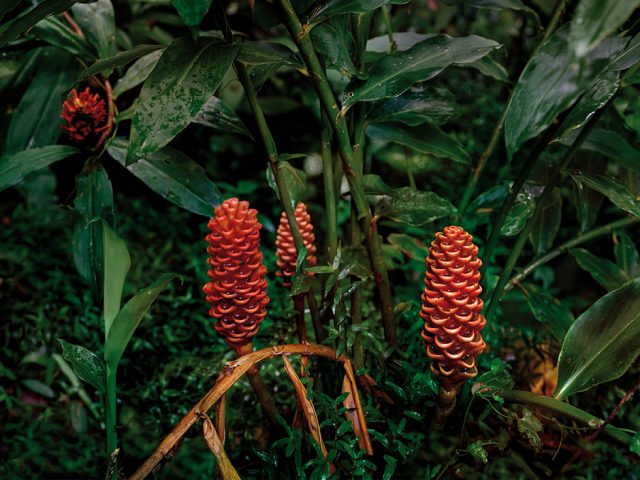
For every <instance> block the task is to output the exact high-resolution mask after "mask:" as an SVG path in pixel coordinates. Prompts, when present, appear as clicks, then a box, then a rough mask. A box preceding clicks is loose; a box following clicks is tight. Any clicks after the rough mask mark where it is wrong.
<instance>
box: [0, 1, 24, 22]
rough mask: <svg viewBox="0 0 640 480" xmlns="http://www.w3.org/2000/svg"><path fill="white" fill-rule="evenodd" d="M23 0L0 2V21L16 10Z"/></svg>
mask: <svg viewBox="0 0 640 480" xmlns="http://www.w3.org/2000/svg"><path fill="white" fill-rule="evenodd" d="M20 1H21V0H0V20H2V19H3V17H4V16H5V15H6V14H7V13H9V12H10V11H11V10H13V9H14V8H16V7H17V6H18V5H19V4H20Z"/></svg>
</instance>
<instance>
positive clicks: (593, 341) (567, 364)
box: [553, 278, 640, 400]
mask: <svg viewBox="0 0 640 480" xmlns="http://www.w3.org/2000/svg"><path fill="white" fill-rule="evenodd" d="M639 337H640V278H639V279H635V280H632V281H631V282H629V283H626V284H625V285H623V286H622V287H620V288H618V289H616V290H614V291H613V292H610V293H608V294H606V295H605V296H603V297H602V298H600V299H599V300H598V301H596V302H595V303H594V304H593V305H592V306H591V307H589V309H588V310H587V311H586V312H584V313H583V314H582V315H580V316H579V317H578V318H577V319H576V321H575V322H574V323H573V325H572V326H571V328H570V329H569V332H568V333H567V336H566V337H565V340H564V343H563V344H562V350H561V351H560V357H559V358H558V386H557V387H556V391H555V392H554V394H553V396H554V397H555V398H557V399H559V400H563V399H565V398H566V397H567V396H569V395H571V394H574V393H577V392H583V391H585V390H588V389H590V388H591V387H593V386H595V385H598V384H599V383H603V382H608V381H610V380H615V379H616V378H618V377H620V376H621V375H623V374H624V373H625V372H626V371H627V369H628V368H629V366H631V364H632V363H633V362H634V361H635V360H636V358H638V355H640V342H638V338H639Z"/></svg>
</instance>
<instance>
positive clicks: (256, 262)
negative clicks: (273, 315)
mask: <svg viewBox="0 0 640 480" xmlns="http://www.w3.org/2000/svg"><path fill="white" fill-rule="evenodd" d="M257 214H258V212H257V211H256V210H254V209H253V208H249V202H244V201H242V202H241V201H238V199H237V198H230V199H228V200H225V201H224V202H223V203H222V205H220V206H218V207H216V210H215V216H214V217H213V218H211V220H209V225H208V227H209V230H211V233H209V234H208V235H207V242H209V246H208V247H207V252H208V253H209V255H210V257H209V258H208V259H207V263H208V264H209V267H210V268H209V271H208V272H207V273H208V275H209V278H210V279H211V281H210V282H209V283H207V284H206V285H205V286H204V293H205V294H206V296H207V302H209V303H210V304H211V310H209V315H211V316H212V317H214V318H215V319H216V320H217V321H216V323H215V325H214V328H215V329H216V331H217V332H218V333H219V334H220V335H222V336H223V337H225V340H226V341H227V343H228V344H229V345H230V346H231V347H233V348H239V347H242V346H244V345H247V344H248V343H250V342H251V341H252V339H253V337H254V336H255V334H256V333H258V328H260V323H261V322H262V320H263V319H264V317H265V316H266V314H267V308H266V307H267V304H268V303H269V297H267V281H266V279H265V275H266V273H267V269H266V267H265V266H264V265H263V264H262V252H261V251H260V229H261V228H262V225H260V223H258V220H257V218H256V215H257Z"/></svg>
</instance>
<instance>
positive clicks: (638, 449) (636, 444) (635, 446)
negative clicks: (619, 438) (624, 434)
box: [629, 432, 640, 456]
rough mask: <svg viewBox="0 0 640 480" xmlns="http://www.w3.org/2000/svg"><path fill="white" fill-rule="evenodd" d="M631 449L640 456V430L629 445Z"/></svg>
mask: <svg viewBox="0 0 640 480" xmlns="http://www.w3.org/2000/svg"><path fill="white" fill-rule="evenodd" d="M629 450H630V451H631V452H633V453H635V454H636V455H639V456H640V432H636V434H635V435H634V436H633V439H632V440H631V444H630V445H629Z"/></svg>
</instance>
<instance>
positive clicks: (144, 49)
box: [79, 45, 164, 93]
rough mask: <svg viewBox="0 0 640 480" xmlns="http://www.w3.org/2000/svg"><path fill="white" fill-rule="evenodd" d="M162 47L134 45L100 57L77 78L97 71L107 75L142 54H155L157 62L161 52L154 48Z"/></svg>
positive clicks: (160, 47) (81, 78)
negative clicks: (112, 54) (128, 48)
mask: <svg viewBox="0 0 640 480" xmlns="http://www.w3.org/2000/svg"><path fill="white" fill-rule="evenodd" d="M162 48H164V47H163V46H162V45H136V46H135V47H133V48H132V49H131V50H126V51H124V52H119V53H117V54H115V55H114V56H112V57H108V58H102V59H100V60H98V61H97V62H95V63H94V64H92V65H90V66H89V67H87V68H85V69H84V70H83V71H82V72H81V73H80V77H79V80H84V79H86V78H89V77H92V76H94V75H97V74H98V73H104V74H106V75H109V74H110V73H111V71H112V70H113V69H114V68H117V67H122V66H123V65H126V64H127V63H129V62H132V61H133V60H135V59H136V58H139V57H142V56H144V55H151V54H153V55H154V56H155V61H156V62H157V61H158V58H159V57H160V55H161V54H162V52H161V51H157V52H156V50H161V49H162ZM141 60H142V59H141ZM153 65H155V62H154V63H153ZM150 71H151V70H149V71H148V72H147V75H149V72H150ZM145 78H146V77H145ZM143 81H144V79H143V80H140V81H139V82H138V83H137V84H140V83H142V82H143ZM118 83H119V82H118ZM134 86H135V85H134ZM130 88H132V87H130ZM119 93H120V92H119Z"/></svg>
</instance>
